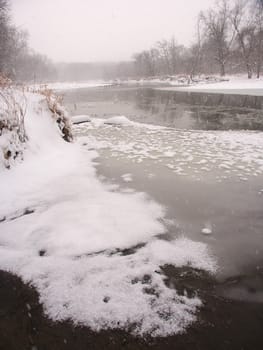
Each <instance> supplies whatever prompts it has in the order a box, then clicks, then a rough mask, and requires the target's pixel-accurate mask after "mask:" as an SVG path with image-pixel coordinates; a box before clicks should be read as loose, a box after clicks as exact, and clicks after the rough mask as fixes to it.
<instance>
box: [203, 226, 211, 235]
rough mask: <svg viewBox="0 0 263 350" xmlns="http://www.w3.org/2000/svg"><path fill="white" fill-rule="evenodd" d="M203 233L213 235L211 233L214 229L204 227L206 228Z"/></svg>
mask: <svg viewBox="0 0 263 350" xmlns="http://www.w3.org/2000/svg"><path fill="white" fill-rule="evenodd" d="M202 233H203V234H204V235H211V234H212V230H211V228H208V227H204V228H203V229H202Z"/></svg>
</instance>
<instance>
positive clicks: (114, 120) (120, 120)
mask: <svg viewBox="0 0 263 350" xmlns="http://www.w3.org/2000/svg"><path fill="white" fill-rule="evenodd" d="M104 124H111V125H120V126H129V125H132V124H133V122H132V121H131V120H129V119H128V118H127V117H125V116H116V117H111V118H108V119H106V120H105V121H104Z"/></svg>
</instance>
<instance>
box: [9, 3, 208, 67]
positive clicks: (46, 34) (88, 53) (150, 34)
mask: <svg viewBox="0 0 263 350" xmlns="http://www.w3.org/2000/svg"><path fill="white" fill-rule="evenodd" d="M11 4H12V14H13V20H14V22H15V24H16V25H17V26H20V27H21V28H22V29H26V30H27V31H28V32H29V35H30V40H29V43H30V46H31V47H32V48H33V49H35V50H36V51H38V52H40V53H43V54H45V55H48V56H49V57H50V58H52V59H53V60H54V61H64V62H70V61H79V62H80V61H82V62H85V61H119V60H128V59H130V58H131V56H132V54H133V53H135V52H138V51H141V50H143V49H148V48H150V47H151V46H152V45H153V44H154V43H155V42H156V41H157V40H160V39H164V38H166V39H169V38H170V37H171V36H172V35H174V36H175V38H176V40H177V41H178V42H179V43H182V44H186V45H188V44H190V43H191V42H192V39H193V35H194V27H195V20H196V17H197V15H198V13H199V11H200V10H203V9H206V8H208V7H210V6H211V5H212V4H213V0H11Z"/></svg>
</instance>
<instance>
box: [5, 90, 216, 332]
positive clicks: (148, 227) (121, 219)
mask: <svg viewBox="0 0 263 350" xmlns="http://www.w3.org/2000/svg"><path fill="white" fill-rule="evenodd" d="M26 97H27V100H28V105H27V114H26V118H25V128H26V132H27V135H28V140H29V141H28V143H27V150H26V151H25V152H24V161H23V162H22V163H20V164H16V165H15V166H14V167H12V168H11V169H10V170H3V171H1V173H0V193H1V198H4V201H2V202H1V204H0V217H1V222H0V225H1V232H0V253H1V254H0V268H1V269H3V270H6V271H9V272H12V273H15V274H17V275H18V276H20V277H22V279H23V281H24V282H27V283H30V284H31V285H32V286H34V287H36V289H37V291H38V292H39V294H40V302H41V303H42V304H43V305H44V309H45V312H46V314H47V315H48V316H49V317H50V318H51V319H52V320H54V321H63V320H71V321H73V322H74V323H75V324H82V325H86V326H88V327H90V328H91V329H93V330H95V331H99V330H101V329H115V328H123V329H129V327H130V325H131V324H135V325H136V327H135V328H134V329H133V333H134V334H137V335H144V334H150V335H152V336H167V335H171V334H176V333H180V332H183V331H184V330H185V329H186V328H187V326H188V325H190V324H191V323H192V322H194V321H195V320H196V313H197V312H198V309H199V308H200V306H201V305H202V301H201V299H200V298H199V297H198V296H194V297H189V296H185V295H180V294H178V293H177V291H176V289H174V288H169V287H167V286H166V285H165V282H164V278H165V277H164V275H163V274H162V273H161V270H160V266H163V265H166V264H171V265H174V266H176V267H182V266H190V267H192V268H198V269H203V270H205V271H207V272H209V273H213V272H215V271H216V268H217V266H216V262H215V259H214V257H212V256H211V255H210V252H209V250H208V248H207V246H206V245H205V244H203V243H198V242H193V241H191V240H189V239H186V238H184V237H179V238H177V239H175V240H173V241H169V242H168V241H165V240H162V239H160V238H157V237H156V236H157V235H158V236H159V235H160V234H162V233H165V232H166V228H165V226H164V225H163V223H161V221H163V218H164V216H165V210H164V208H162V206H160V205H159V204H158V203H155V202H154V201H152V200H151V199H150V198H148V196H146V195H145V194H143V193H136V192H135V193H122V192H119V191H118V188H116V186H112V185H104V184H102V183H101V182H100V181H99V180H98V179H97V177H96V174H95V169H94V165H93V159H94V157H95V156H96V153H95V152H94V151H88V150H86V149H85V148H83V147H82V141H81V140H80V141H79V142H76V143H75V144H71V143H66V142H64V141H63V140H62V138H61V135H60V133H59V130H58V128H57V125H56V122H55V121H54V120H52V118H51V117H50V111H49V110H48V108H47V105H46V101H45V99H44V98H43V97H42V96H39V95H36V94H27V95H26ZM65 155H66V156H65ZM25 214H27V215H25ZM138 244H142V246H141V247H140V248H138V249H137V250H136V251H135V252H134V253H133V254H130V255H123V254H121V253H120V252H119V249H124V248H130V247H133V246H136V245H138ZM145 276H148V277H147V283H146V285H147V288H149V289H151V290H154V293H150V294H149V293H147V292H146V291H145V287H146V285H145ZM134 281H136V282H134ZM76 295H77V296H78V297H77V298H76ZM105 300H106V301H105ZM162 315H165V317H163V316H162Z"/></svg>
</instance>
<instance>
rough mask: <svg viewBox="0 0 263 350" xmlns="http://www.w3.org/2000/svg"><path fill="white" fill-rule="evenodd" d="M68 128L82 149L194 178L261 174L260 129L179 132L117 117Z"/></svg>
mask: <svg viewBox="0 0 263 350" xmlns="http://www.w3.org/2000/svg"><path fill="white" fill-rule="evenodd" d="M111 120H114V121H115V122H116V124H113V123H111V122H109V121H111ZM117 121H118V122H119V124H117ZM74 129H75V132H76V133H77V134H79V135H80V136H82V141H83V142H85V143H86V145H87V147H90V148H93V149H94V148H95V149H97V150H110V151H111V156H112V157H115V158H117V159H118V158H121V157H123V158H125V159H130V160H131V161H132V162H136V163H140V162H143V161H149V160H150V161H152V162H154V163H158V164H160V165H163V166H166V167H167V168H168V169H170V171H172V172H173V173H174V174H175V175H180V176H190V177H191V178H193V179H195V180H202V179H203V178H204V175H205V176H206V180H207V176H209V174H210V175H211V176H212V177H213V179H214V180H217V181H220V182H221V181H223V180H224V179H227V178H230V177H233V176H234V177H235V178H237V179H238V180H240V181H246V180H248V178H249V177H253V176H259V175H261V174H263V157H262V154H263V135H262V132H257V131H199V130H180V129H174V128H166V127H158V126H153V125H147V124H140V123H136V122H132V121H129V122H127V118H124V117H123V116H122V117H112V118H110V119H106V120H105V119H98V118H96V119H95V118H94V119H92V121H91V122H90V123H84V124H82V125H81V126H75V127H74Z"/></svg>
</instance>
